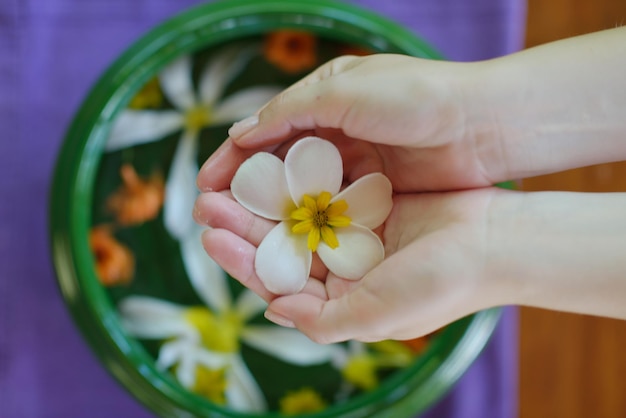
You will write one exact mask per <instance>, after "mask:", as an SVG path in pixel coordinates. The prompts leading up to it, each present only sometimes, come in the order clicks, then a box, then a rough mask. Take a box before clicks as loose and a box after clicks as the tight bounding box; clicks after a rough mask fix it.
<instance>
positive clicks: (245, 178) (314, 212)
mask: <svg viewBox="0 0 626 418" xmlns="http://www.w3.org/2000/svg"><path fill="white" fill-rule="evenodd" d="M342 181H343V163H342V160H341V155H340V153H339V151H338V150H337V148H336V147H335V146H334V145H333V144H332V143H330V142H329V141H326V140H323V139H321V138H317V137H307V138H304V139H301V140H299V141H298V142H296V143H295V144H294V145H293V147H291V149H290V150H289V151H288V152H287V155H286V157H285V161H284V162H283V161H281V160H280V159H279V158H278V157H276V156H274V155H273V154H269V153H265V152H260V153H257V154H254V155H253V156H252V157H250V158H249V159H248V160H246V161H244V163H243V164H242V165H241V166H240V167H239V169H238V170H237V173H236V174H235V176H234V178H233V181H232V183H231V191H232V193H233V195H234V197H235V198H236V199H237V201H238V202H239V203H240V204H241V205H242V206H244V207H245V208H246V209H248V210H250V211H251V212H253V213H255V214H256V215H259V216H262V217H264V218H267V219H271V220H274V221H280V223H278V225H276V226H275V227H274V228H273V229H272V230H271V231H270V232H269V233H268V234H267V235H266V236H265V238H264V239H263V241H262V242H261V244H260V245H259V247H258V249H257V253H256V258H255V269H256V273H257V275H258V276H259V278H260V279H261V281H262V282H263V284H264V285H265V287H266V288H267V289H268V290H269V291H271V292H273V293H276V294H291V293H297V292H299V291H300V290H302V288H303V287H304V285H305V284H306V281H307V279H308V277H309V272H310V269H311V263H312V259H313V255H312V253H313V252H315V251H317V253H318V254H319V256H320V258H321V260H322V261H323V262H324V264H325V265H326V267H328V269H329V270H330V271H331V272H332V273H334V274H335V275H337V276H339V277H342V278H346V279H359V278H361V277H362V276H363V275H365V273H367V272H368V271H369V270H371V269H372V268H373V267H374V266H376V265H377V264H378V263H379V262H380V261H382V259H383V258H384V255H385V251H384V247H383V244H382V242H381V240H380V239H379V238H378V236H377V235H376V234H375V233H374V232H372V229H374V228H376V227H378V226H379V225H381V224H382V223H383V222H384V221H385V219H387V216H388V215H389V212H390V211H391V207H392V204H393V202H392V187H391V183H390V181H389V180H388V179H387V177H385V176H384V175H383V174H381V173H372V174H368V175H365V176H363V177H361V178H360V179H358V180H357V181H355V182H354V183H352V184H351V185H349V186H348V187H347V188H345V189H344V190H341V191H340V189H341V185H342Z"/></svg>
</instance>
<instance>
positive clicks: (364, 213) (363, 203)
mask: <svg viewBox="0 0 626 418" xmlns="http://www.w3.org/2000/svg"><path fill="white" fill-rule="evenodd" d="M392 193H393V189H392V187H391V182H390V181H389V179H388V178H387V177H386V176H385V175H384V174H381V173H371V174H367V175H365V176H363V177H361V178H360V179H358V180H357V181H355V182H354V183H352V184H351V185H350V186H348V187H347V188H346V189H344V190H342V191H341V192H340V193H339V194H337V195H336V196H335V197H333V199H332V200H331V202H335V201H337V200H340V199H345V201H346V203H347V204H348V210H347V211H346V212H345V213H344V215H346V216H348V217H350V219H351V220H352V222H354V223H355V224H358V225H361V226H364V227H366V228H370V229H374V228H376V227H377V226H379V225H381V224H382V223H383V222H385V219H387V216H389V213H390V212H391V207H392V206H393V199H392Z"/></svg>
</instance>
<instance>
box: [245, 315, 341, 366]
mask: <svg viewBox="0 0 626 418" xmlns="http://www.w3.org/2000/svg"><path fill="white" fill-rule="evenodd" d="M241 338H242V340H243V341H244V342H245V343H246V344H249V345H250V346H252V347H254V348H256V349H257V350H260V351H262V352H264V353H266V354H269V355H271V356H274V357H276V358H278V359H280V360H282V361H284V362H287V363H291V364H295V365H298V366H310V365H313V364H320V363H325V362H327V361H330V360H331V359H332V358H333V357H334V356H336V355H337V354H336V351H337V346H336V345H333V344H328V345H322V344H317V343H315V342H313V341H311V340H310V339H309V338H308V337H307V336H305V335H304V334H302V333H301V332H300V331H298V330H297V329H291V328H283V327H278V326H276V325H256V326H252V325H249V326H246V327H245V328H244V329H243V330H242V333H241Z"/></svg>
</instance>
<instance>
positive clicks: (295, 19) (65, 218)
mask: <svg viewBox="0 0 626 418" xmlns="http://www.w3.org/2000/svg"><path fill="white" fill-rule="evenodd" d="M285 29H291V30H292V29H297V30H298V31H305V32H306V33H308V34H310V35H311V36H313V37H314V38H315V39H316V42H317V43H316V47H315V54H316V55H315V61H314V63H313V64H309V66H308V67H304V68H302V69H300V70H297V71H294V70H289V71H285V70H284V69H281V68H280V66H277V65H276V64H272V63H270V62H268V60H267V58H266V57H264V55H263V54H262V53H259V54H257V55H254V56H253V57H252V58H251V59H250V60H249V61H248V62H247V63H246V65H245V67H244V68H243V69H242V71H241V72H240V73H239V74H238V75H237V76H236V77H235V78H233V79H232V80H229V82H228V84H227V85H226V86H225V89H224V92H223V95H224V96H228V95H229V94H233V93H236V92H237V91H241V90H244V89H245V88H247V87H250V86H253V85H256V84H272V85H279V86H282V87H286V86H288V85H289V84H291V83H292V82H294V81H295V80H297V79H298V78H300V77H301V76H302V75H303V74H306V71H307V70H309V69H312V67H314V66H317V65H319V64H321V63H322V62H325V61H327V60H328V59H330V58H332V57H334V56H337V55H340V54H342V53H344V52H345V51H348V50H349V51H369V52H394V53H403V54H408V55H414V56H419V57H424V58H431V59H438V58H439V55H438V54H437V53H436V52H435V51H433V50H432V49H431V48H430V47H429V46H428V45H427V44H425V43H424V42H423V41H421V40H420V39H418V38H416V37H415V36H414V35H413V34H411V33H409V32H407V31H406V30H404V29H402V28H401V27H399V26H397V25H396V24H394V23H392V22H389V21H387V20H385V19H382V18H381V17H379V16H377V15H374V14H371V13H369V12H366V11H364V10H362V9H358V8H355V7H353V6H348V5H345V4H341V3H335V2H330V1H316V2H301V1H287V0H281V1H278V0H271V1H266V2H257V1H254V0H236V1H228V2H218V3H211V4H207V5H202V6H199V7H197V8H194V9H191V10H189V11H188V12H185V13H183V14H181V15H179V16H177V17H175V18H173V19H171V20H170V21H168V22H166V23H164V24H162V25H161V26H159V27H157V28H155V29H154V30H153V31H151V32H150V33H148V34H147V35H146V36H145V37H143V38H142V39H141V40H139V41H138V42H137V43H136V44H134V45H133V46H131V47H130V48H129V49H128V50H127V51H126V53H124V54H123V55H122V56H121V57H120V58H119V59H118V60H117V61H116V62H115V63H114V64H113V65H112V66H111V67H110V68H109V70H108V71H107V72H106V73H105V74H104V75H103V76H102V78H101V79H100V81H99V82H98V83H97V84H96V86H95V87H94V88H93V90H92V91H91V93H90V94H89V96H88V97H87V98H86V100H85V102H84V103H83V106H82V107H81V109H80V110H79V112H78V114H77V115H76V117H75V119H74V122H73V124H72V126H71V127H70V130H69V131H68V134H67V137H66V141H65V143H64V146H63V148H62V150H61V152H60V155H59V159H58V163H57V169H56V173H55V178H54V184H53V190H52V192H51V215H50V224H51V242H52V249H53V257H54V262H55V267H56V271H57V276H58V281H59V285H60V288H61V291H62V293H63V296H64V298H65V299H66V302H67V305H68V307H69V308H70V310H71V312H72V314H73V317H74V319H75V321H76V323H77V324H78V326H79V328H80V329H81V331H82V332H83V334H84V335H85V338H86V339H87V341H88V342H89V343H90V344H91V346H92V348H93V350H94V351H95V352H96V353H97V354H98V355H99V357H100V359H101V360H102V362H103V363H104V365H105V366H106V367H107V368H108V369H109V370H110V372H111V373H112V374H113V375H114V376H115V377H116V378H117V379H118V380H119V381H120V382H121V383H122V384H123V385H124V386H125V387H126V388H127V389H128V390H129V391H130V392H131V393H132V394H133V395H134V396H136V397H137V398H138V399H139V400H140V401H142V402H143V403H145V404H146V405H147V406H148V407H150V408H151V409H152V410H154V411H155V412H157V413H158V414H160V415H163V416H186V415H189V414H191V415H197V416H231V417H235V416H250V415H247V414H244V413H236V412H234V411H232V410H231V409H230V408H228V406H227V405H226V406H223V405H218V404H216V403H214V402H211V401H209V400H207V399H206V398H205V397H202V396H199V395H197V394H194V393H192V392H191V391H189V390H187V389H185V388H183V387H182V386H181V384H180V383H179V382H178V381H177V380H176V378H175V377H174V375H173V374H172V373H170V372H168V371H163V370H160V369H158V368H157V367H156V366H155V358H156V357H158V354H159V348H160V346H161V344H162V341H158V340H156V341H155V340H146V339H137V338H134V337H133V336H131V335H129V333H128V332H127V331H126V330H125V329H124V327H123V326H122V323H121V321H120V315H119V312H118V303H119V302H120V301H121V300H123V299H124V298H126V297H128V296H130V295H147V296H151V297H155V298H159V299H164V300H169V301H173V302H176V303H178V304H181V305H185V306H191V305H199V304H202V300H201V299H200V298H199V297H198V294H197V293H196V291H195V290H194V288H193V286H192V285H191V284H190V282H189V279H188V277H187V274H186V272H185V266H184V263H183V261H182V259H181V255H180V254H181V248H180V247H181V246H180V243H179V242H178V241H177V240H176V239H173V238H172V237H171V234H170V233H169V232H168V231H167V230H166V228H165V227H164V222H163V215H162V213H159V214H157V215H156V217H154V218H151V219H149V220H147V221H145V222H141V223H138V224H135V225H130V226H119V225H117V226H115V227H114V229H113V231H114V232H113V236H114V238H115V239H116V240H118V241H119V242H121V243H122V244H123V245H125V246H127V247H128V248H130V249H132V253H133V254H134V258H135V266H134V275H133V279H132V281H130V283H127V284H124V285H117V286H109V287H105V286H103V285H102V284H101V283H100V278H99V277H98V276H97V274H96V271H95V269H94V263H95V258H94V253H93V252H92V247H90V242H89V234H90V231H91V229H92V228H93V227H94V226H98V225H102V224H107V225H111V224H115V222H116V221H115V217H114V216H113V215H112V213H111V211H110V210H109V209H107V200H108V199H109V198H110V196H111V195H113V194H115V193H116V191H117V190H119V188H120V187H121V185H122V180H121V178H120V175H119V172H120V168H121V167H122V165H123V164H126V163H130V164H132V165H133V167H134V169H135V170H136V172H137V174H138V175H139V176H140V177H142V178H148V177H149V176H150V175H151V174H152V173H154V172H159V173H160V174H161V175H162V176H164V177H165V178H167V176H168V173H169V171H170V166H171V160H172V155H173V154H174V153H175V150H176V147H177V145H178V143H179V141H180V137H181V134H180V131H175V132H172V133H170V134H167V135H164V136H163V137H162V138H161V139H160V140H158V141H152V142H149V143H145V144H141V145H136V146H132V147H126V148H124V149H120V150H115V151H107V150H105V147H106V145H105V144H106V143H107V141H108V140H109V137H110V135H111V130H112V126H113V125H114V124H115V122H116V118H118V117H119V115H120V114H122V112H124V111H125V109H127V108H128V106H129V103H131V101H132V100H133V98H135V97H137V94H138V92H140V91H141V90H142V88H143V87H144V86H146V84H147V83H150V82H151V80H153V79H154V78H155V77H157V76H159V74H160V73H161V72H162V71H163V69H164V68H165V67H166V66H167V65H168V64H170V63H171V62H172V61H174V60H176V59H178V58H179V57H181V56H183V55H188V56H190V57H191V60H192V63H193V65H192V75H191V77H192V79H193V82H194V86H196V87H197V85H198V83H199V78H200V77H201V73H202V70H201V69H202V67H203V66H204V65H206V63H207V62H210V61H211V59H213V58H214V57H215V56H216V55H218V54H219V51H220V50H221V49H222V48H224V47H225V46H229V45H239V44H258V43H262V42H265V40H266V38H267V36H268V34H270V33H274V32H276V31H277V30H285ZM262 50H263V49H262V48H261V49H260V51H262ZM148 107H149V108H150V109H149V110H151V111H170V110H175V107H176V106H175V105H174V104H172V103H171V102H170V101H168V98H167V95H165V96H164V97H162V100H161V101H160V102H158V103H156V104H154V105H151V106H148ZM143 110H145V106H144V109H143ZM229 126H230V123H217V124H211V125H209V126H205V127H203V129H201V130H200V131H199V134H198V135H199V140H198V145H199V146H198V151H197V157H196V162H197V164H201V163H202V162H203V161H204V160H205V159H206V158H207V157H208V156H209V155H210V154H211V153H212V152H213V151H214V150H215V149H216V148H217V147H218V146H219V145H220V143H221V141H222V140H223V139H224V138H226V129H227V128H228V127H229ZM229 290H230V292H231V294H232V295H233V297H234V298H236V297H237V295H239V294H240V293H241V292H242V288H241V286H240V285H239V284H238V283H237V282H236V281H234V280H230V281H229ZM497 318H498V311H497V310H490V311H484V312H480V313H478V314H476V315H473V316H471V317H468V318H465V319H462V320H460V321H457V322H456V323H454V324H451V325H450V326H448V327H446V328H445V329H443V330H442V331H441V332H439V333H437V334H436V335H435V336H433V337H432V338H431V339H430V341H429V343H428V346H427V348H426V350H425V351H424V352H422V353H420V354H419V355H417V356H416V357H415V359H414V360H413V361H411V363H410V364H409V365H408V366H406V367H402V368H400V369H396V368H386V369H381V370H380V375H379V378H380V379H381V380H380V384H379V385H378V386H377V387H376V388H375V389H373V390H370V391H360V390H354V391H352V392H350V393H349V396H347V399H345V400H343V401H341V402H334V401H333V399H334V398H333V397H334V396H335V394H336V393H338V392H340V391H341V387H342V384H343V383H342V380H341V375H340V373H339V372H338V370H337V369H336V368H333V367H332V365H330V364H328V363H325V364H320V365H316V366H308V367H306V368H303V367H299V366H293V365H290V364H286V363H285V362H281V361H280V360H276V359H274V358H272V357H271V356H267V355H266V354H264V353H261V352H259V351H258V350H254V349H253V348H251V347H248V346H246V345H242V347H241V354H242V356H243V358H244V360H245V362H246V364H247V365H248V367H249V369H250V371H251V372H252V374H253V375H254V376H255V378H256V380H257V382H258V383H259V385H260V387H261V388H262V390H263V393H264V396H265V397H266V398H267V401H268V406H269V409H270V412H268V414H267V415H276V414H277V413H276V412H274V411H276V410H277V409H278V408H279V400H280V398H281V396H282V395H283V394H284V393H286V392H288V391H289V390H293V389H297V388H300V387H304V386H310V387H313V388H314V389H315V391H316V392H317V393H319V394H320V395H321V396H322V397H323V398H324V399H326V400H327V401H329V402H328V403H329V406H328V407H327V408H325V409H323V410H322V411H320V412H318V413H316V414H315V416H319V417H326V416H327V417H330V416H341V417H344V416H354V417H361V416H362V417H365V416H391V415H389V414H393V415H392V416H394V417H396V416H398V417H400V416H412V415H414V414H416V413H418V412H420V411H422V410H424V409H425V408H427V407H428V406H430V405H431V404H432V403H433V402H434V401H436V400H437V399H438V398H439V397H441V396H442V394H443V393H445V391H446V390H448V389H449V388H450V387H451V386H452V384H453V383H454V382H455V381H456V379H457V378H458V377H459V376H460V375H461V374H462V373H463V372H464V370H465V369H466V368H467V367H468V366H469V364H471V362H472V361H473V360H474V358H475V357H476V356H477V355H478V353H479V352H480V350H481V349H482V347H483V346H484V344H485V343H486V341H487V340H488V338H489V336H490V335H491V332H492V331H493V328H494V326H495V324H496V322H497ZM251 321H252V322H253V323H263V322H264V321H265V320H264V319H263V318H262V317H255V318H253V319H251ZM277 377H278V378H277Z"/></svg>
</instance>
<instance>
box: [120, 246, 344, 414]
mask: <svg viewBox="0 0 626 418" xmlns="http://www.w3.org/2000/svg"><path fill="white" fill-rule="evenodd" d="M196 241H198V242H199V240H198V239H197V237H196ZM194 248H195V247H194ZM200 255H202V254H201V250H198V249H194V250H193V251H189V252H188V253H187V257H188V259H187V268H188V272H189V273H190V278H191V282H192V285H193V286H194V288H195V290H196V292H197V293H198V295H199V296H200V298H201V299H202V300H203V301H204V302H205V303H206V305H207V306H208V307H209V308H210V309H208V308H207V307H204V306H195V307H188V306H182V305H178V304H174V303H172V302H168V301H164V300H160V299H156V298H152V297H147V296H130V297H127V298H125V299H124V300H122V301H121V302H120V305H119V310H120V314H121V319H122V325H123V327H124V329H125V330H126V331H127V332H128V333H129V334H131V335H134V336H136V337H139V338H145V339H158V340H167V342H166V343H164V344H163V345H162V346H161V349H160V351H159V356H158V359H157V365H158V366H159V367H161V368H162V369H167V368H169V367H171V366H173V365H176V366H177V368H176V376H177V379H178V380H179V381H180V382H181V384H182V385H183V386H185V387H186V388H189V389H192V388H193V387H194V386H195V384H196V383H197V381H196V373H197V372H198V366H204V367H207V368H209V369H223V370H224V371H225V381H226V382H225V383H226V384H225V387H226V390H225V392H226V393H225V397H226V401H227V404H228V406H229V407H231V408H233V409H235V410H239V411H246V412H263V411H265V410H266V409H267V405H266V402H265V399H264V397H263V394H262V392H261V389H260V388H259V387H258V384H257V383H256V381H255V379H254V377H253V376H252V375H251V374H250V371H249V370H248V368H247V367H246V365H245V363H244V360H243V358H242V357H241V354H240V350H239V347H240V343H245V344H247V345H249V346H251V347H254V348H256V349H258V350H260V351H263V352H264V353H267V354H269V355H272V356H274V357H276V358H279V359H281V360H283V361H285V362H287V363H291V364H295V365H300V366H308V365H313V364H321V363H324V362H328V361H330V360H331V359H332V358H334V357H335V356H336V355H337V354H336V350H338V349H339V348H338V347H337V346H333V345H320V344H316V343H314V342H313V341H311V340H309V339H308V338H307V337H306V336H304V335H303V334H302V333H300V332H299V331H297V330H295V329H287V328H281V327H277V326H275V325H253V324H249V323H248V321H249V320H250V319H252V318H254V317H255V316H257V315H258V314H259V313H261V312H262V311H263V310H264V309H265V308H266V306H267V304H266V303H265V302H264V301H263V300H262V299H261V298H260V297H259V296H257V295H256V294H254V293H252V292H251V291H249V290H247V289H244V290H243V291H242V293H241V294H240V295H239V297H238V298H237V299H236V300H234V301H233V300H232V297H231V294H230V291H229V289H228V284H227V277H226V275H225V273H224V272H223V271H222V270H220V269H219V267H217V265H216V264H215V263H214V262H213V261H212V260H211V259H210V258H208V257H207V256H206V254H203V255H202V257H200Z"/></svg>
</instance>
